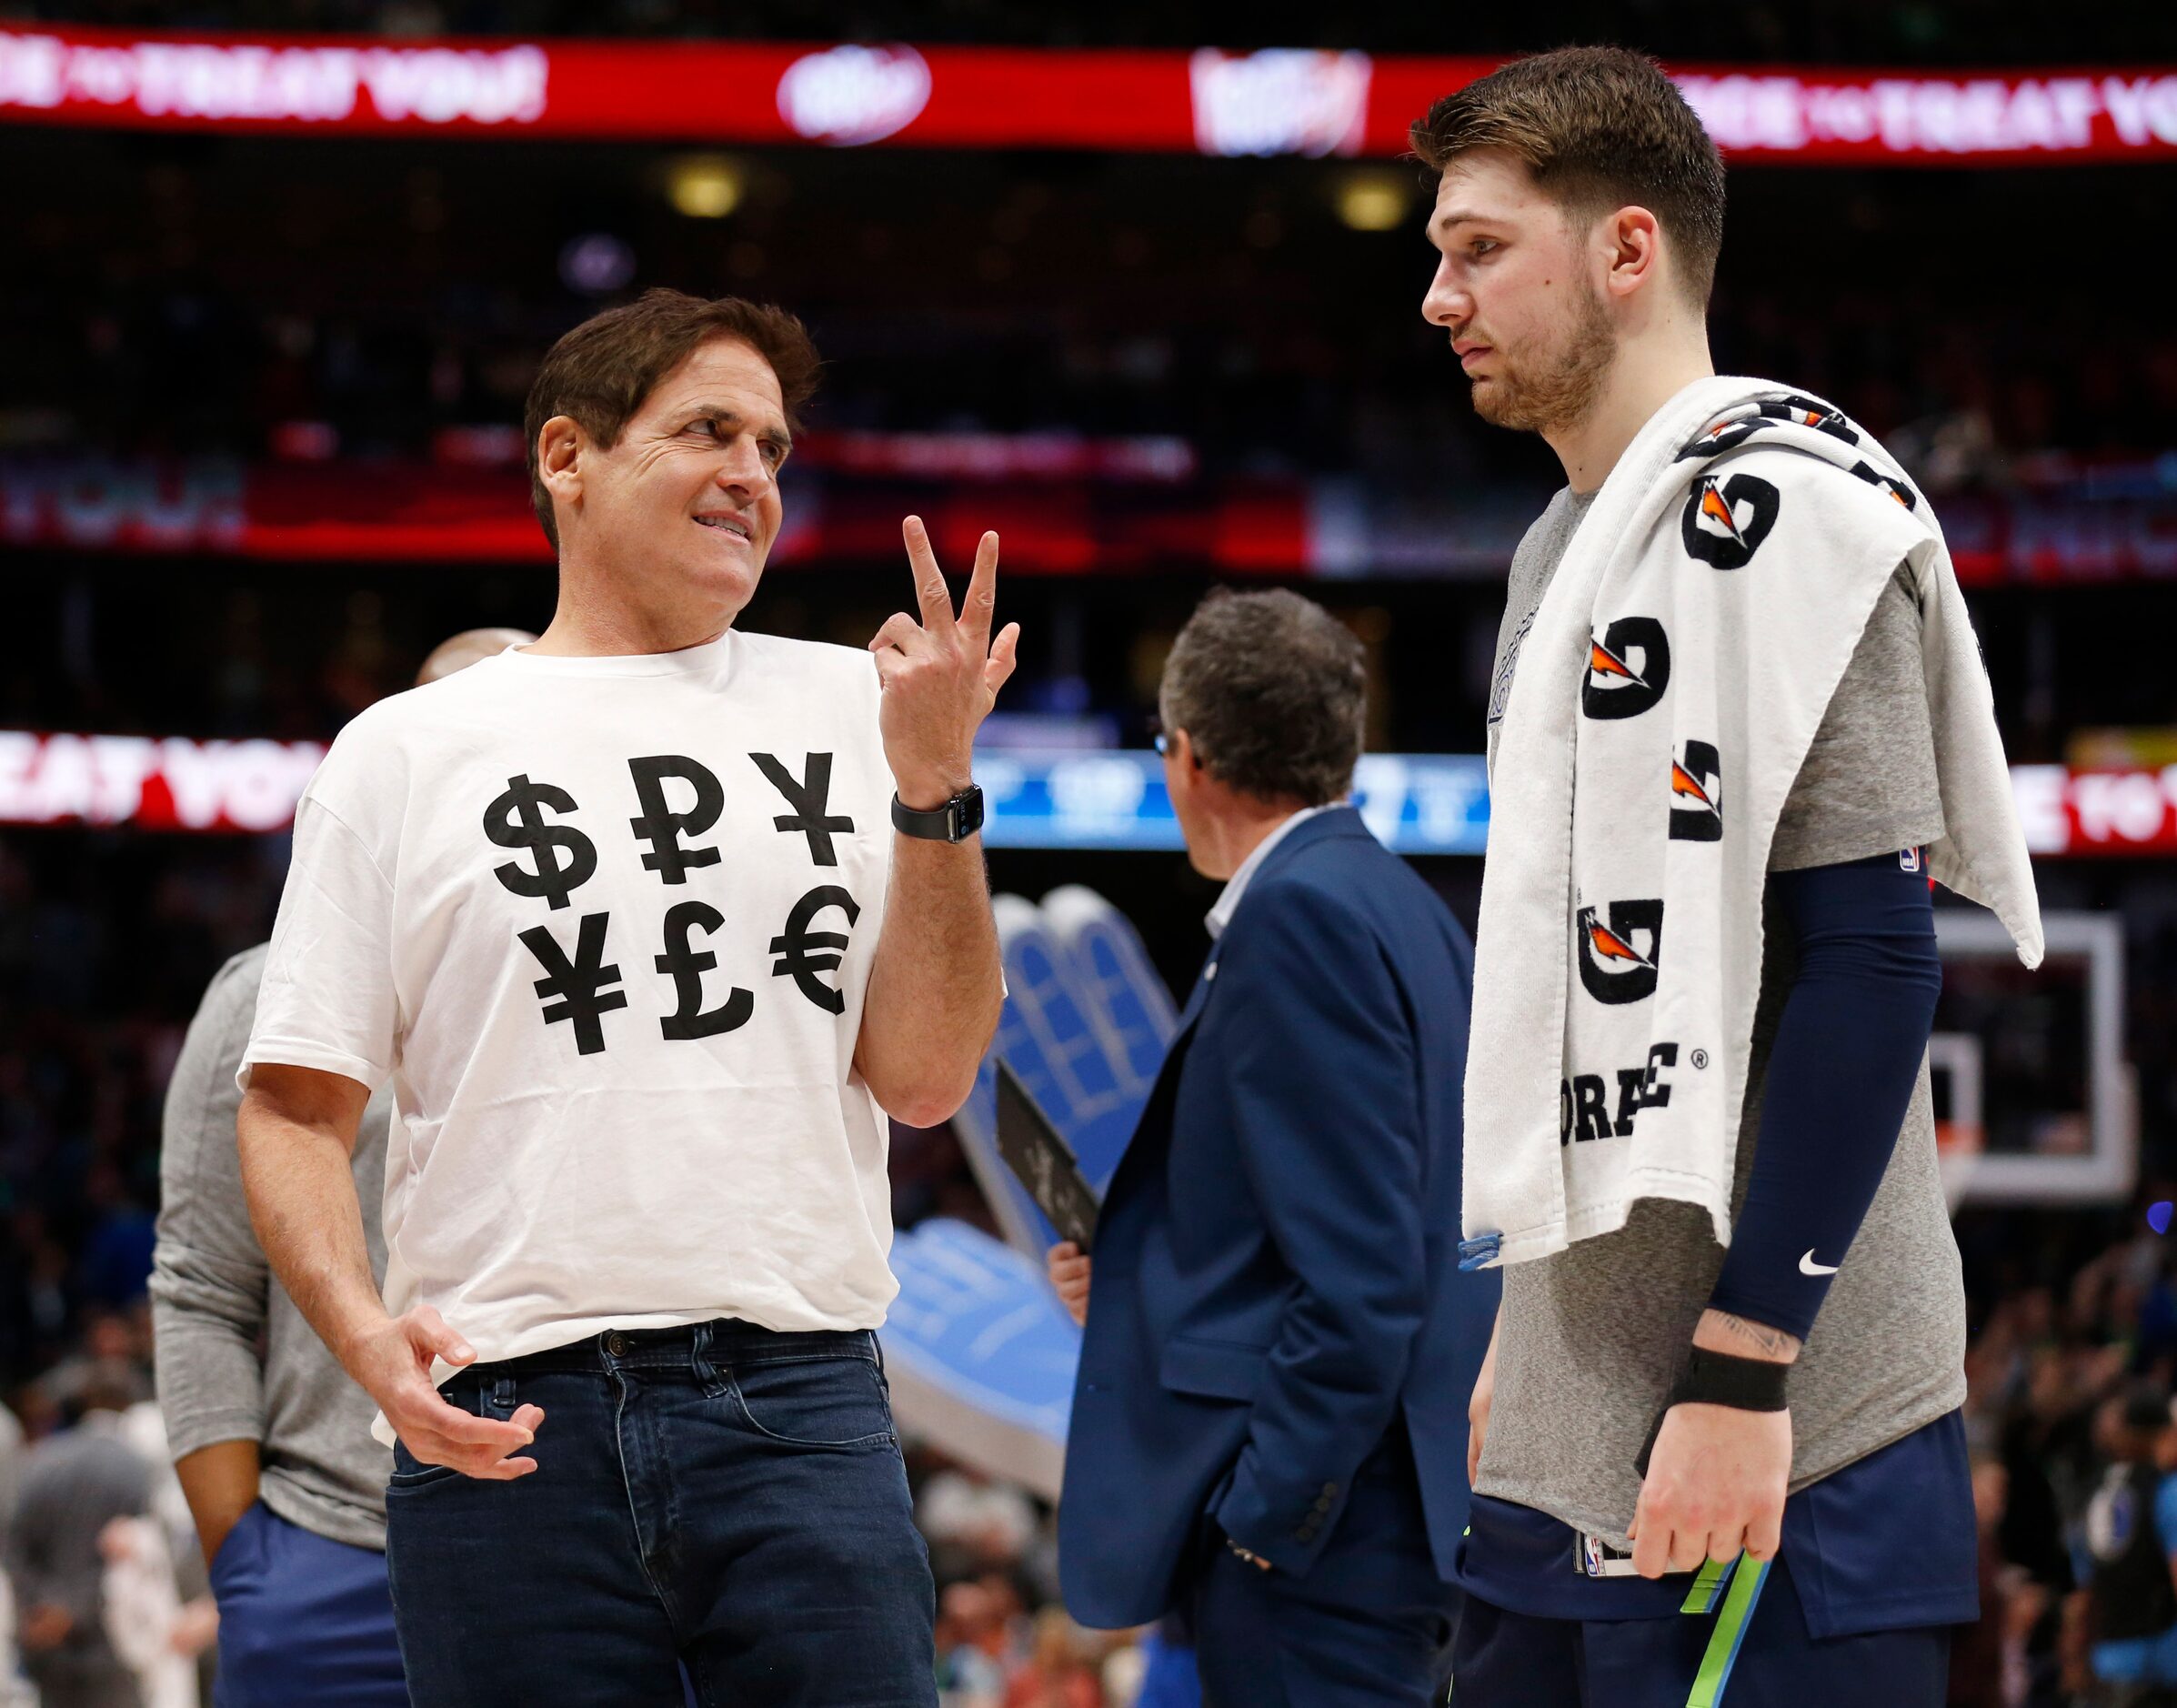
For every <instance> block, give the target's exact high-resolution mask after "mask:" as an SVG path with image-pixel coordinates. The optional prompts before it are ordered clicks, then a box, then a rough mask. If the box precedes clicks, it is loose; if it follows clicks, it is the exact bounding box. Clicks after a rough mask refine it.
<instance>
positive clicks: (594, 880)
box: [242, 630, 898, 1360]
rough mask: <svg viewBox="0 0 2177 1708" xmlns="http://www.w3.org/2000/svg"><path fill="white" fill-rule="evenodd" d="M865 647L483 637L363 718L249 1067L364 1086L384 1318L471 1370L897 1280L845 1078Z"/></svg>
mask: <svg viewBox="0 0 2177 1708" xmlns="http://www.w3.org/2000/svg"><path fill="white" fill-rule="evenodd" d="M891 798H892V778H891V772H890V770H889V769H888V766H887V764H886V761H885V756H884V748H883V744H882V742H881V740H880V738H879V736H878V676H877V670H876V668H875V666H874V665H873V664H872V663H871V661H870V659H869V658H868V655H867V654H866V653H862V652H858V651H854V650H851V649H849V648H841V647H828V646H818V645H814V644H812V643H809V642H806V641H794V640H782V639H778V638H773V637H770V636H767V635H747V634H740V633H737V632H736V631H733V630H728V631H727V633H726V634H725V635H724V636H723V637H721V638H719V639H717V640H715V641H712V642H710V643H709V644H707V645H705V646H701V647H692V648H688V649H687V650H686V651H682V652H675V653H666V654H659V655H654V656H643V657H620V658H545V657H539V656H537V655H536V654H533V653H528V652H520V651H512V650H510V651H507V652H505V653H502V654H500V655H498V656H497V658H487V659H486V660H484V661H483V662H482V663H479V664H476V665H473V666H471V667H470V668H468V669H467V670H464V671H462V672H460V673H459V674H458V675H456V676H451V677H448V678H445V679H444V680H442V681H438V682H436V683H433V684H432V685H431V686H429V687H427V688H416V689H415V690H413V691H411V692H409V693H406V694H397V695H395V696H394V697H392V698H389V699H385V700H381V701H379V702H378V703H377V704H376V705H375V706H373V707H371V708H369V709H368V710H367V711H366V712H364V713H363V714H362V715H361V716H360V717H358V718H356V719H355V721H354V722H352V723H350V724H349V725H348V726H347V728H346V729H344V730H342V731H341V733H340V737H339V739H338V740H336V742H335V743H334V744H333V748H332V750H331V752H330V753H328V754H327V755H326V760H325V763H324V765H323V766H322V767H321V768H320V769H319V770H318V772H317V775H316V777H315V778H314V779H312V780H311V783H310V787H309V789H307V790H306V793H305V795H304V797H303V799H302V803H301V805H300V806H299V808H298V809H297V810H296V822H295V854H294V862H293V864H292V866H291V867H290V869H289V870H288V874H287V886H286V893H285V895H284V896H283V897H282V898H281V901H280V912H279V923H278V925H277V927H276V929H275V930H274V932H273V937H272V948H271V951H270V955H269V957H268V959H267V961H266V969H265V980H264V987H263V990H262V993H261V995H260V996H259V998H258V1001H257V1015H256V1030H255V1032H254V1035H253V1036H252V1037H251V1039H250V1043H249V1050H248V1053H247V1054H246V1057H245V1058H244V1062H243V1067H242V1076H243V1078H244V1080H245V1081H246V1079H247V1076H248V1073H249V1069H250V1064H251V1063H254V1062H259V1061H271V1062H285V1063H289V1064H292V1065H294V1066H297V1067H305V1068H318V1069H323V1070H326V1071H328V1072H332V1073H339V1074H345V1075H346V1076H347V1077H348V1078H350V1079H352V1080H356V1081H358V1082H360V1083H361V1084H364V1085H366V1086H376V1084H377V1083H378V1082H379V1081H380V1080H384V1079H386V1077H387V1076H389V1075H390V1076H391V1078H392V1080H393V1086H394V1096H395V1100H396V1117H395V1120H394V1122H393V1130H392V1136H391V1140H390V1142H389V1144H388V1146H387V1151H386V1216H385V1224H386V1256H387V1261H386V1309H387V1310H389V1311H393V1312H394V1313H396V1315H397V1314H398V1313H400V1312H402V1311H406V1310H408V1309H409V1308H410V1307H412V1306H414V1305H416V1304H417V1303H419V1302H421V1303H427V1304H430V1305H433V1306H435V1307H436V1309H437V1310H438V1311H439V1312H440V1314H441V1315H443V1316H444V1317H445V1318H446V1321H447V1322H448V1323H450V1324H451V1325H452V1326H453V1327H454V1328H455V1329H456V1330H457V1331H460V1333H462V1334H463V1335H464V1336H466V1337H467V1340H468V1341H469V1342H470V1343H471V1344H472V1345H473V1346H475V1348H476V1349H477V1356H478V1358H480V1359H487V1360H488V1359H498V1358H512V1357H518V1356H520V1355H521V1354H523V1353H526V1352H532V1351H542V1350H544V1349H546V1348H547V1347H552V1346H559V1345H565V1344H567V1342H569V1341H576V1340H579V1339H582V1338H584V1337H586V1336H587V1335H590V1334H594V1333H596V1332H597V1331H600V1330H602V1329H607V1328H658V1327H667V1326H671V1325H675V1324H679V1323H687V1322H697V1321H704V1320H706V1319H707V1318H711V1317H718V1316H732V1317H740V1318H744V1319H746V1320H747V1321H751V1322H757V1323H760V1324H762V1325H763V1326H765V1327H766V1328H770V1329H779V1330H799V1329H868V1328H874V1327H876V1326H877V1325H878V1323H879V1322H881V1321H883V1319H884V1313H885V1308H886V1306H888V1304H889V1303H890V1302H891V1301H892V1297H893V1294H894V1293H895V1292H896V1291H898V1287H897V1284H896V1283H895V1282H894V1281H893V1279H892V1273H891V1271H890V1269H889V1267H888V1264H887V1261H886V1257H887V1253H888V1251H889V1249H890V1245H891V1237H892V1224H891V1201H890V1191H889V1187H888V1181H887V1178H886V1173H885V1154H886V1146H887V1137H888V1133H887V1126H886V1122H885V1119H884V1115H883V1113H882V1111H881V1110H879V1109H878V1106H877V1101H876V1100H875V1099H874V1098H873V1097H872V1096H871V1095H870V1093H869V1091H868V1089H867V1087H866V1086H865V1085H864V1084H863V1082H862V1080H861V1078H860V1076H859V1075H858V1073H857V1072H856V1071H855V1069H854V1065H853V1063H854V1050H855V1040H856V1037H857V1034H858V1031H859V1030H860V1027H861V1020H862V1000H863V996H864V994H865V992H866V991H867V990H868V982H869V969H870V963H871V961H872V959H873V958H874V956H875V953H876V948H877V939H878V930H879V928H880V927H881V926H882V925H883V923H884V909H885V892H886V886H887V884H888V880H889V878H890V867H891V856H892V829H891V819H890V805H891Z"/></svg>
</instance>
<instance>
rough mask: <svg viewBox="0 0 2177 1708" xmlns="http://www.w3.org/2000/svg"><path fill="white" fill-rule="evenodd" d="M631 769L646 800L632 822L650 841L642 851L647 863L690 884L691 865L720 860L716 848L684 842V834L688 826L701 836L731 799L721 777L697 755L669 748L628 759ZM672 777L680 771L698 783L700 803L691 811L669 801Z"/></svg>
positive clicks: (693, 834)
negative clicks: (681, 754)
mask: <svg viewBox="0 0 2177 1708" xmlns="http://www.w3.org/2000/svg"><path fill="white" fill-rule="evenodd" d="M627 769H628V771H629V773H630V774H632V775H633V777H634V779H635V792H636V794H637V796H638V797H639V798H640V799H641V800H642V803H643V810H642V816H641V817H640V818H639V819H629V820H628V821H627V822H628V823H629V824H630V825H632V826H633V827H634V828H635V834H636V835H637V836H639V837H641V838H642V839H643V840H644V841H646V842H647V843H648V844H649V845H650V851H649V852H648V853H647V854H646V855H644V856H643V867H644V869H645V870H647V871H653V872H656V873H657V875H658V877H659V878H661V879H664V880H665V881H666V882H667V883H668V884H685V883H686V882H687V873H688V868H690V867H691V866H716V865H717V863H718V850H717V849H715V848H682V847H681V846H680V837H681V833H682V832H683V831H685V832H687V834H688V835H689V836H691V837H696V836H701V835H702V834H703V833H704V831H706V830H707V829H710V827H711V826H712V825H714V824H716V823H717V821H718V813H719V811H720V810H721V809H723V808H724V807H725V805H726V790H725V789H723V788H722V787H721V786H720V785H719V782H718V779H717V777H716V776H714V775H713V774H712V773H711V771H710V770H709V769H707V767H704V766H701V765H698V764H697V763H696V761H695V760H693V759H680V758H678V757H677V756H676V755H674V754H670V753H661V754H658V755H657V756H656V757H654V758H651V759H629V760H628V761H627ZM668 777H677V778H679V779H681V780H682V781H684V782H687V783H688V784H690V785H692V786H693V787H694V789H695V791H696V804H695V805H694V806H692V807H690V808H689V809H687V811H686V812H675V811H674V810H673V809H671V808H670V807H668V806H667V805H666V798H665V779H667V778H668Z"/></svg>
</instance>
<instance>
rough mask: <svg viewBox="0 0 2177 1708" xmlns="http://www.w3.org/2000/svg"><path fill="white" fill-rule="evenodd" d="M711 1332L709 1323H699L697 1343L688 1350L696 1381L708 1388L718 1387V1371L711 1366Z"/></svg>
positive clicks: (697, 1326)
mask: <svg viewBox="0 0 2177 1708" xmlns="http://www.w3.org/2000/svg"><path fill="white" fill-rule="evenodd" d="M710 1332H711V1331H710V1324H709V1323H707V1322H698V1323H697V1324H696V1335H695V1344H694V1346H693V1347H692V1348H691V1349H690V1350H689V1352H688V1363H689V1364H690V1365H691V1366H692V1367H693V1372H694V1375H695V1378H696V1381H697V1383H698V1384H700V1385H701V1386H703V1387H706V1388H712V1387H716V1386H717V1381H718V1373H717V1371H715V1370H714V1369H712V1368H711V1362H710Z"/></svg>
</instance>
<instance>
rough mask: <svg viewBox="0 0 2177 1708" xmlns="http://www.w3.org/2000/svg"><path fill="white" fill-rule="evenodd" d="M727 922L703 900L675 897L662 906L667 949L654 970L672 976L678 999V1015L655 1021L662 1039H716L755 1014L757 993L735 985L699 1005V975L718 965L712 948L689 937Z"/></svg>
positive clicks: (670, 1015)
mask: <svg viewBox="0 0 2177 1708" xmlns="http://www.w3.org/2000/svg"><path fill="white" fill-rule="evenodd" d="M725 923H726V916H725V915H724V914H722V913H720V912H719V911H718V910H717V909H716V908H714V907H712V906H711V905H710V903H708V902H707V901H677V902H675V903H674V904H673V906H672V907H670V908H669V909H667V910H666V916H665V940H666V952H665V953H664V954H662V955H660V956H659V957H658V958H657V970H658V971H660V972H662V973H665V974H667V976H668V977H669V978H671V980H673V990H674V992H675V994H676V995H677V997H678V999H679V1002H680V1008H679V1011H678V1012H677V1013H674V1014H668V1015H667V1016H666V1018H665V1019H663V1020H659V1021H658V1022H657V1030H658V1031H659V1032H660V1033H661V1034H662V1035H663V1036H665V1037H666V1038H667V1039H672V1040H680V1039H687V1038H715V1037H717V1035H718V1034H719V1033H720V1032H730V1031H732V1030H734V1029H735V1028H737V1027H740V1026H746V1025H747V1023H748V1016H749V1015H750V1014H752V1013H753V1012H755V1010H756V997H755V994H754V993H753V992H752V991H747V990H742V989H740V988H739V987H738V986H736V987H735V988H734V989H732V990H728V991H727V993H726V1000H725V1001H724V1002H722V1003H720V1004H719V1005H718V1006H717V1008H715V1009H708V1010H707V1009H705V1008H704V1006H703V975H704V974H705V973H707V972H708V971H710V970H712V969H713V968H714V967H716V966H717V964H718V958H717V954H716V953H714V952H713V951H712V950H710V949H697V948H696V947H695V946H694V945H693V944H692V943H690V942H689V941H688V939H689V937H690V935H691V934H693V933H694V932H697V931H704V932H710V931H715V930H717V929H718V927H720V926H721V925H723V924H725Z"/></svg>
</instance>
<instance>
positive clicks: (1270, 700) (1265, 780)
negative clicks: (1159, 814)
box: [1157, 588, 1368, 807]
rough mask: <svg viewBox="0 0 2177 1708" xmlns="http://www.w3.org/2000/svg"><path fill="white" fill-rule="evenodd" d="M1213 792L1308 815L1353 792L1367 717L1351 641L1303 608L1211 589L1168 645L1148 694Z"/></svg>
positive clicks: (1266, 595)
mask: <svg viewBox="0 0 2177 1708" xmlns="http://www.w3.org/2000/svg"><path fill="white" fill-rule="evenodd" d="M1157 698H1158V704H1159V713H1160V715H1161V717H1162V718H1163V721H1164V727H1165V728H1167V729H1184V730H1185V731H1186V732H1187V734H1188V737H1189V739H1191V740H1192V741H1193V743H1194V749H1195V752H1196V754H1197V755H1198V756H1199V759H1201V762H1202V763H1203V765H1204V766H1206V767H1207V768H1208V769H1209V773H1210V775H1211V776H1213V777H1215V778H1216V779H1218V780H1219V782H1221V783H1225V784H1228V785H1229V786H1230V787H1231V788H1233V789H1239V790H1240V791H1241V792H1243V793H1245V794H1249V795H1254V796H1257V797H1259V798H1260V799H1266V800H1299V801H1300V802H1301V803H1302V804H1303V805H1305V806H1309V807H1320V806H1323V805H1325V804H1327V803H1329V802H1330V801H1334V800H1342V799H1344V798H1345V797H1346V795H1347V794H1348V793H1349V792H1350V791H1351V789H1352V787H1353V767H1354V765H1355V763H1356V762H1357V761H1358V760H1359V758H1360V748H1361V740H1362V733H1363V730H1364V729H1365V728H1366V721H1367V716H1368V680H1367V675H1366V672H1365V670H1364V668H1363V667H1362V661H1361V650H1360V642H1359V641H1358V640H1356V639H1355V638H1353V635H1352V633H1351V631H1349V629H1348V628H1346V627H1345V625H1344V624H1342V623H1340V622H1339V620H1338V619H1337V618H1334V617H1332V616H1331V615H1330V613H1329V611H1326V610H1325V609H1324V608H1322V607H1321V606H1319V605H1318V604H1317V603H1316V602H1315V601H1314V600H1313V599H1305V598H1301V597H1300V596H1299V594H1298V593H1290V592H1287V591H1286V590H1284V589H1283V588H1276V589H1272V590H1269V591H1266V592H1257V593H1235V592H1233V591H1232V590H1231V589H1230V588H1212V589H1211V590H1210V592H1209V596H1208V597H1207V598H1204V599H1203V600H1202V602H1201V604H1199V606H1197V607H1196V608H1195V612H1194V615H1193V616H1192V617H1190V618H1188V619H1187V626H1186V627H1185V628H1182V629H1180V630H1179V639H1178V640H1176V641H1174V642H1173V643H1172V649H1171V656H1170V658H1169V659H1167V660H1166V662H1165V666H1164V681H1163V683H1162V685H1161V687H1160V688H1159V690H1158V696H1157Z"/></svg>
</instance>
